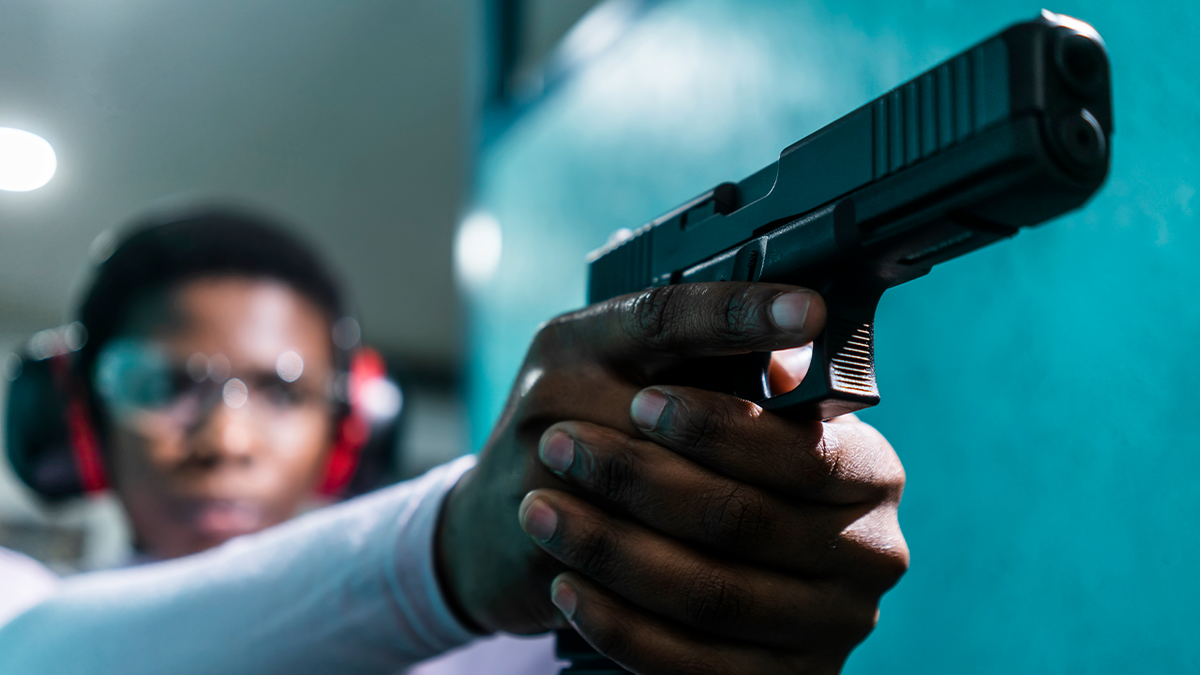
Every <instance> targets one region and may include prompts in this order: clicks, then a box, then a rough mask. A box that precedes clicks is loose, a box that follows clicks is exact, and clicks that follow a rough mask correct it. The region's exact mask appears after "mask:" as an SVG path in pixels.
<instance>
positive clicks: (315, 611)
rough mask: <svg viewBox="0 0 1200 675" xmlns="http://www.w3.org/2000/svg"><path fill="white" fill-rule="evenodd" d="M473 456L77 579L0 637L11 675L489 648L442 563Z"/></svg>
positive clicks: (314, 669) (370, 659)
mask: <svg viewBox="0 0 1200 675" xmlns="http://www.w3.org/2000/svg"><path fill="white" fill-rule="evenodd" d="M473 465H474V457H464V458H462V459H460V460H457V461H455V462H452V463H450V464H447V465H445V466H442V467H439V468H438V469H434V470H433V471H431V472H430V473H428V474H426V475H425V476H422V477H421V478H418V479H414V480H412V481H408V482H405V483H401V484H399V485H396V486H393V487H391V488H388V489H385V490H381V491H379V492H376V493H372V494H370V495H366V496H364V497H360V498H358V499H354V500H351V501H348V502H345V503H343V504H339V505H337V506H333V507H330V508H327V509H322V510H320V511H317V512H314V513H311V514H309V515H306V516H303V517H300V518H297V519H295V520H292V521H290V522H289V523H285V524H283V525H281V526H278V527H275V528H271V529H269V530H265V531H263V532H261V533H258V534H255V535H252V536H248V537H240V538H238V539H235V540H233V541H230V542H228V543H227V544H225V545H223V546H220V547H218V548H216V549H213V550H212V551H208V552H205V553H202V554H199V555H195V556H189V557H187V558H180V559H178V560H173V561H169V562H163V563H157V564H151V565H145V566H142V567H137V568H131V569H126V570H120V571H114V572H99V573H94V574H85V575H80V576H78V577H74V578H72V579H70V580H67V581H66V582H64V583H63V584H62V586H61V587H60V589H59V591H58V592H57V593H56V594H54V595H53V596H52V597H50V598H49V599H47V600H45V601H43V602H42V603H40V604H38V605H36V606H35V607H33V608H31V609H30V610H28V611H26V612H25V613H23V614H21V615H20V616H18V617H17V618H16V619H14V620H13V621H12V622H11V623H9V624H8V625H7V626H5V627H3V628H0V672H3V673H28V674H36V673H74V674H85V673H111V672H120V673H126V674H128V675H135V674H140V673H156V674H157V673H163V672H171V673H176V674H179V675H188V674H199V673H222V674H238V673H247V674H250V673H254V674H256V675H257V674H260V673H289V674H305V673H332V672H336V673H363V674H366V673H394V672H397V671H399V670H401V669H403V668H404V667H406V666H408V665H410V664H412V663H415V662H417V661H421V660H423V659H426V658H429V657H431V656H434V655H436V654H440V653H442V652H445V651H447V650H450V649H453V648H455V647H458V646H460V645H462V644H465V643H466V642H468V641H470V640H472V639H474V638H476V637H478V636H477V635H475V634H473V633H471V632H470V631H469V630H468V629H467V628H465V627H464V626H462V625H461V624H460V623H459V622H458V621H457V620H456V619H455V617H454V616H453V614H452V613H451V611H450V609H449V607H448V606H447V604H446V600H445V598H444V597H443V596H442V593H441V588H440V586H439V584H438V581H437V578H436V574H435V569H434V560H433V536H434V529H435V527H436V525H437V518H438V513H439V511H440V508H441V504H442V501H443V500H444V498H445V496H446V493H447V492H449V490H450V488H451V487H453V486H454V484H455V483H456V482H457V481H458V479H459V477H461V476H462V474H463V473H465V472H466V471H467V470H468V469H470V468H471V467H472V466H473Z"/></svg>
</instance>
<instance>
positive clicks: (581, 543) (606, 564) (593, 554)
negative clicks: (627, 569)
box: [570, 528, 621, 584]
mask: <svg viewBox="0 0 1200 675" xmlns="http://www.w3.org/2000/svg"><path fill="white" fill-rule="evenodd" d="M571 549H572V550H571V555H570V559H571V560H573V561H575V564H574V565H572V566H573V567H575V568H576V569H578V570H579V571H580V572H583V573H584V574H586V575H587V576H589V577H591V578H592V579H594V580H596V581H598V582H600V583H602V584H603V583H608V582H611V581H612V580H613V577H614V576H615V574H616V572H617V570H619V569H620V567H621V562H620V558H621V555H620V547H619V545H618V544H617V542H616V538H614V537H612V536H610V535H609V533H608V532H606V531H604V530H603V529H600V528H592V529H590V530H589V531H588V532H587V533H585V534H583V535H582V536H581V537H580V538H579V539H578V540H577V541H576V543H575V544H574V546H572V547H571Z"/></svg>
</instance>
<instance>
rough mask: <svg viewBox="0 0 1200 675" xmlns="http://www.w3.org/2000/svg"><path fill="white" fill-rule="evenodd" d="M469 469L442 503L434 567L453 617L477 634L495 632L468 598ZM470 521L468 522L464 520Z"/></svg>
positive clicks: (470, 474)
mask: <svg viewBox="0 0 1200 675" xmlns="http://www.w3.org/2000/svg"><path fill="white" fill-rule="evenodd" d="M476 470H477V469H476V468H472V469H470V470H469V471H467V472H466V473H464V474H463V475H462V477H461V478H459V480H458V482H457V483H455V485H454V487H453V488H451V489H450V492H449V493H448V494H447V495H446V499H445V501H443V502H442V508H441V511H440V512H439V513H438V519H437V525H436V529H435V530H434V539H433V541H434V547H433V564H434V570H435V572H436V574H437V580H438V584H439V586H440V587H441V590H442V597H444V598H445V600H446V605H447V606H448V607H449V608H450V611H451V613H453V614H454V618H455V619H457V620H458V621H459V623H461V624H462V625H463V627H464V628H466V629H467V630H469V631H471V632H473V633H477V634H479V635H487V634H490V633H493V632H495V631H494V629H490V628H488V627H486V626H485V623H484V620H483V618H482V617H481V616H480V615H479V613H478V611H473V609H472V607H471V605H470V603H469V602H468V599H469V595H470V594H469V591H468V588H467V587H468V585H469V581H468V580H469V579H470V578H471V576H472V572H471V571H470V570H468V569H465V567H466V566H467V565H468V564H469V561H470V560H471V559H472V555H471V552H470V550H469V547H470V544H471V542H470V541H469V539H468V537H469V532H470V528H469V526H466V527H464V525H466V523H465V522H464V518H463V515H462V514H463V513H464V511H466V510H467V509H465V508H464V502H466V501H467V500H468V499H469V494H468V488H467V485H468V483H469V482H470V480H471V478H472V476H474V474H475V472H476ZM467 520H469V519H467Z"/></svg>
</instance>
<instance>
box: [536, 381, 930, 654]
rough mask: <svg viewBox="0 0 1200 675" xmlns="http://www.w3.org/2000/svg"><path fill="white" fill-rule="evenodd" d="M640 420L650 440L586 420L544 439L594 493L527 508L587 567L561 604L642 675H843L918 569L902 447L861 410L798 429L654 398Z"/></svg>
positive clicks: (556, 495)
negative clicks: (904, 525)
mask: <svg viewBox="0 0 1200 675" xmlns="http://www.w3.org/2000/svg"><path fill="white" fill-rule="evenodd" d="M632 411H633V412H632V416H633V419H634V420H635V422H636V423H637V426H638V429H639V431H640V432H641V433H642V434H643V435H644V436H645V437H647V438H649V439H650V440H640V439H638V438H635V437H631V436H629V435H627V434H625V433H622V432H618V431H614V430H611V429H608V428H605V427H602V426H598V425H595V424H589V423H583V422H565V423H558V424H555V425H553V426H551V427H550V428H549V429H548V430H547V431H546V433H545V434H544V436H543V438H542V444H541V457H542V460H543V461H544V462H545V463H546V464H547V466H549V467H550V468H552V469H553V470H554V471H556V472H557V473H558V474H559V475H561V476H562V477H563V478H564V480H566V481H567V482H568V483H569V484H570V485H571V487H572V488H574V490H575V492H577V493H580V494H582V495H584V498H580V497H579V496H575V495H572V494H569V493H567V492H565V491H561V490H556V489H547V488H543V489H538V490H534V491H533V492H530V493H529V495H528V496H527V497H526V498H525V500H524V501H523V503H522V505H521V519H522V523H523V525H524V528H525V530H526V531H527V532H528V533H529V534H530V535H531V536H532V537H533V538H534V539H535V541H537V542H539V544H540V545H541V546H542V547H543V548H544V549H545V550H546V551H547V552H548V553H550V554H551V555H553V556H554V557H555V558H556V559H558V560H559V561H561V562H562V563H563V564H565V565H566V566H567V567H568V568H569V569H570V570H571V571H569V572H566V573H564V574H561V575H559V576H558V577H557V578H556V579H555V580H554V582H553V584H552V587H551V588H552V594H553V598H554V602H555V604H556V605H558V607H559V608H560V609H562V611H563V613H564V614H565V615H566V616H567V617H568V618H569V619H570V621H571V624H572V625H573V626H574V627H575V628H576V630H578V631H579V633H580V634H581V635H583V637H584V638H585V639H586V640H587V641H588V642H589V643H591V644H592V645H593V646H594V647H596V648H597V650H598V651H600V652H601V653H603V654H605V655H606V656H608V657H609V658H611V659H613V660H614V661H617V662H618V663H621V664H622V665H623V666H625V667H626V668H628V669H630V670H632V671H633V672H636V673H646V674H648V673H754V674H756V675H770V674H772V673H837V672H840V670H841V667H842V664H843V663H844V661H845V659H846V657H847V656H848V655H849V653H850V650H851V649H853V647H854V646H855V645H857V644H858V643H859V642H861V641H862V640H863V639H864V638H865V637H866V636H867V634H868V633H869V632H870V631H871V629H872V628H873V627H874V625H875V622H876V619H877V616H878V601H879V597H880V596H881V595H882V594H883V592H884V591H886V590H887V589H888V588H890V587H891V586H892V585H893V584H895V582H896V581H897V580H898V579H899V578H900V575H901V574H903V572H904V571H905V569H906V568H907V566H908V549H907V547H906V546H905V543H904V537H903V535H902V534H901V532H900V527H899V524H898V522H897V520H896V508H897V506H898V504H899V501H900V494H901V491H902V490H903V486H904V470H903V468H902V467H901V465H900V462H899V460H898V459H897V457H896V455H895V453H894V452H893V451H892V448H891V447H890V446H889V445H888V443H887V441H885V440H884V439H883V437H882V436H880V435H879V434H878V433H877V432H876V431H875V430H874V429H872V428H871V427H869V426H867V425H866V424H863V423H862V422H859V421H858V420H857V419H856V418H854V417H853V416H847V417H844V418H839V419H838V420H835V421H833V422H829V423H820V422H794V421H789V420H785V419H783V418H780V417H777V416H775V415H772V414H770V413H766V412H764V411H763V410H762V409H761V408H759V407H758V406H756V405H754V404H753V403H749V402H747V401H743V400H740V399H736V398H733V397H730V396H725V395H722V394H714V393H711V392H705V391H701V390H697V389H687V388H682V387H662V386H660V387H653V388H649V389H646V390H644V391H642V392H641V393H640V394H639V395H638V397H637V398H636V399H635V400H634V402H633V405H632ZM616 514H619V515H616Z"/></svg>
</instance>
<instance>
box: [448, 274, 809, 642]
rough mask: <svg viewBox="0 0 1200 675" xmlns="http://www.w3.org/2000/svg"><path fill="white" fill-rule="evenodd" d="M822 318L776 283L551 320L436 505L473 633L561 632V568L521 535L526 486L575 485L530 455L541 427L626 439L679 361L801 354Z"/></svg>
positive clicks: (688, 288) (649, 298) (452, 593)
mask: <svg viewBox="0 0 1200 675" xmlns="http://www.w3.org/2000/svg"><path fill="white" fill-rule="evenodd" d="M824 320H825V306H824V304H823V302H822V300H821V298H820V297H819V296H818V295H816V294H815V293H812V292H810V291H805V290H803V289H797V288H795V287H792V286H783V285H778V284H750V283H716V284H686V285H678V286H667V287H662V288H656V289H652V290H649V291H645V292H642V293H637V294H634V295H630V296H624V297H621V298H616V299H614V300H610V301H608V302H604V303H600V304H598V305H595V306H592V307H588V308H586V309H583V310H581V311H578V312H573V313H570V314H566V315H564V316H561V317H559V318H557V319H555V320H553V321H551V322H549V323H548V324H546V325H545V326H543V327H542V328H541V330H539V331H538V334H537V336H536V337H535V338H534V340H533V343H532V345H531V346H530V348H529V353H528V355H527V356H526V359H525V362H524V364H523V366H522V367H521V370H520V372H519V373H518V374H517V379H516V385H515V386H514V388H513V391H512V394H511V396H510V398H509V401H508V404H507V405H506V407H505V409H504V412H503V413H502V415H501V419H500V422H499V423H498V424H497V425H496V427H495V429H494V430H493V433H492V436H491V438H490V439H489V440H488V442H487V444H486V446H485V448H484V451H483V454H482V457H481V458H480V462H479V464H478V466H476V468H475V469H473V470H472V471H471V472H469V473H468V474H467V475H466V476H464V477H463V478H462V480H460V481H459V483H458V485H457V486H456V487H455V488H454V489H453V490H452V491H451V493H450V495H449V496H448V497H447V500H446V504H445V505H444V507H443V510H442V515H441V522H440V523H439V527H438V532H437V540H436V547H435V550H436V552H437V557H438V569H439V576H440V578H441V581H442V586H443V589H444V590H445V592H446V595H447V596H448V598H449V599H450V601H451V603H452V604H455V605H457V606H458V608H459V609H460V611H461V613H462V614H464V615H465V617H466V618H468V619H469V620H471V621H472V622H474V623H475V624H477V625H478V626H479V628H481V629H482V630H484V631H489V632H490V631H496V630H504V631H508V632H512V633H539V632H543V631H545V630H547V629H550V628H555V627H565V623H564V621H563V618H562V614H561V613H560V612H559V611H558V610H557V609H556V608H555V607H554V605H553V604H551V602H550V593H549V586H550V581H551V580H552V579H553V578H554V577H555V576H556V575H557V574H558V573H559V572H560V571H561V570H562V569H563V567H562V564H561V563H558V562H557V561H556V560H555V559H554V558H552V557H551V556H550V555H548V554H547V553H545V552H544V551H542V550H541V549H540V548H539V547H537V546H535V545H534V544H533V542H532V541H531V540H530V538H529V537H528V536H527V535H526V534H525V533H524V532H523V531H522V530H521V527H520V523H519V522H518V519H517V513H518V507H519V505H520V504H521V500H522V499H523V498H524V497H525V495H526V494H527V493H528V492H529V491H530V490H533V489H536V488H542V487H551V488H554V489H556V490H559V491H561V492H563V493H567V492H570V491H572V490H581V491H582V488H577V487H573V486H572V485H571V484H569V483H567V482H564V481H563V480H561V479H559V478H557V477H555V476H554V475H553V473H551V472H550V471H548V470H547V469H546V468H545V467H543V465H542V464H541V462H540V461H539V459H538V445H539V439H540V438H541V437H542V434H543V432H544V431H545V430H546V429H547V427H549V426H550V425H551V424H554V423H556V422H560V421H565V420H576V421H580V422H587V423H592V424H595V425H599V426H602V427H608V428H610V429H613V430H615V431H617V432H620V433H622V434H625V435H626V436H630V437H633V436H637V435H638V431H637V430H636V428H635V427H634V426H633V424H632V422H631V420H630V417H629V406H630V403H631V402H632V400H633V397H634V396H635V395H636V394H637V392H638V391H640V390H641V389H642V388H643V387H645V386H646V385H648V384H652V383H654V382H655V381H656V377H657V376H659V375H661V374H662V373H663V372H665V371H667V370H669V369H671V368H673V367H677V366H678V365H679V364H681V363H683V362H686V361H688V360H690V359H695V358H703V357H710V356H722V355H730V354H740V353H747V352H751V351H772V350H781V349H787V348H793V347H798V346H801V345H803V344H805V343H807V342H810V341H811V340H812V338H813V336H815V335H817V334H818V333H819V332H820V330H821V328H822V326H823V324H824Z"/></svg>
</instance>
